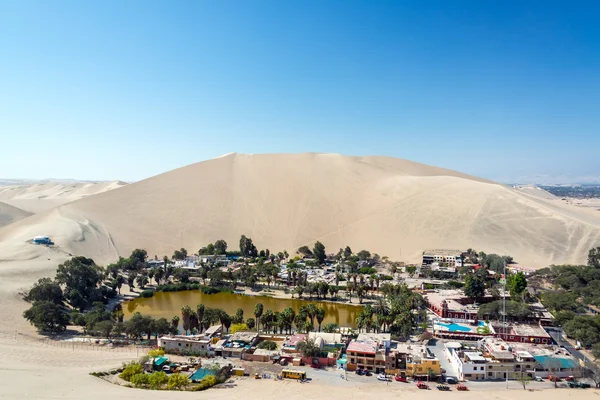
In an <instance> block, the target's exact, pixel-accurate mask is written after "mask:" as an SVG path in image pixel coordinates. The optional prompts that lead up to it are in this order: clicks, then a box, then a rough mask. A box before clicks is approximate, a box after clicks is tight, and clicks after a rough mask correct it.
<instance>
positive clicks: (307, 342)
mask: <svg viewBox="0 0 600 400" xmlns="http://www.w3.org/2000/svg"><path fill="white" fill-rule="evenodd" d="M296 348H297V349H298V351H300V353H301V354H302V356H303V357H305V358H310V357H319V356H320V355H321V349H320V348H319V346H317V345H316V343H315V341H314V340H313V339H309V338H308V337H307V338H305V339H304V340H301V341H300V342H298V344H297V346H296Z"/></svg>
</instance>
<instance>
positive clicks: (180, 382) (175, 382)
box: [167, 374, 190, 390]
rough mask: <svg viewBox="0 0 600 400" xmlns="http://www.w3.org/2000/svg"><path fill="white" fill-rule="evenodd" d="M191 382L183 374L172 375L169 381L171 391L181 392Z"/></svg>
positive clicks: (168, 386)
mask: <svg viewBox="0 0 600 400" xmlns="http://www.w3.org/2000/svg"><path fill="white" fill-rule="evenodd" d="M189 383H190V381H189V379H188V377H187V376H185V375H182V374H172V375H171V376H169V380H168V381H167V388H169V390H179V389H182V388H184V387H185V386H187V385H189Z"/></svg>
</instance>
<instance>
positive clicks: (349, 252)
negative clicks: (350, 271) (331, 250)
mask: <svg viewBox="0 0 600 400" xmlns="http://www.w3.org/2000/svg"><path fill="white" fill-rule="evenodd" d="M351 255H352V249H351V248H350V246H346V248H345V249H344V259H345V260H347V259H349V258H350V256H351Z"/></svg>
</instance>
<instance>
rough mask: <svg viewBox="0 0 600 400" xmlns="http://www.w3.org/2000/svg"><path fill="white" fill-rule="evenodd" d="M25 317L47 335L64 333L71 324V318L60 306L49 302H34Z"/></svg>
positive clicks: (24, 314)
mask: <svg viewBox="0 0 600 400" xmlns="http://www.w3.org/2000/svg"><path fill="white" fill-rule="evenodd" d="M23 317H24V318H25V319H26V320H27V321H29V323H30V324H32V325H33V326H35V327H36V328H37V329H38V330H40V331H41V332H47V333H59V332H63V331H64V330H65V329H66V328H67V325H68V324H69V316H68V315H67V314H65V313H64V312H63V311H62V310H61V308H60V306H59V305H58V304H56V303H54V302H52V301H48V300H43V301H36V302H34V303H33V305H32V306H31V308H30V309H28V310H26V311H25V312H24V313H23Z"/></svg>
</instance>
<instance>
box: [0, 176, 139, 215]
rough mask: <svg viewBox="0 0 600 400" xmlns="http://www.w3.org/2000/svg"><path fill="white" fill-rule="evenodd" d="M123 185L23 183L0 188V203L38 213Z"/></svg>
mask: <svg viewBox="0 0 600 400" xmlns="http://www.w3.org/2000/svg"><path fill="white" fill-rule="evenodd" d="M15 182H16V181H15ZM125 185H127V183H125V182H122V181H108V182H87V181H62V180H45V181H40V182H32V183H26V182H23V184H19V185H9V186H0V201H2V202H4V203H6V204H9V205H12V206H14V207H18V208H21V209H23V210H25V211H28V212H30V213H38V212H42V211H46V210H49V209H51V208H54V207H56V206H59V205H62V204H65V203H68V202H71V201H75V200H79V199H82V198H84V197H87V196H91V195H94V194H97V193H102V192H106V191H109V190H114V189H118V188H120V187H122V186H125Z"/></svg>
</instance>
